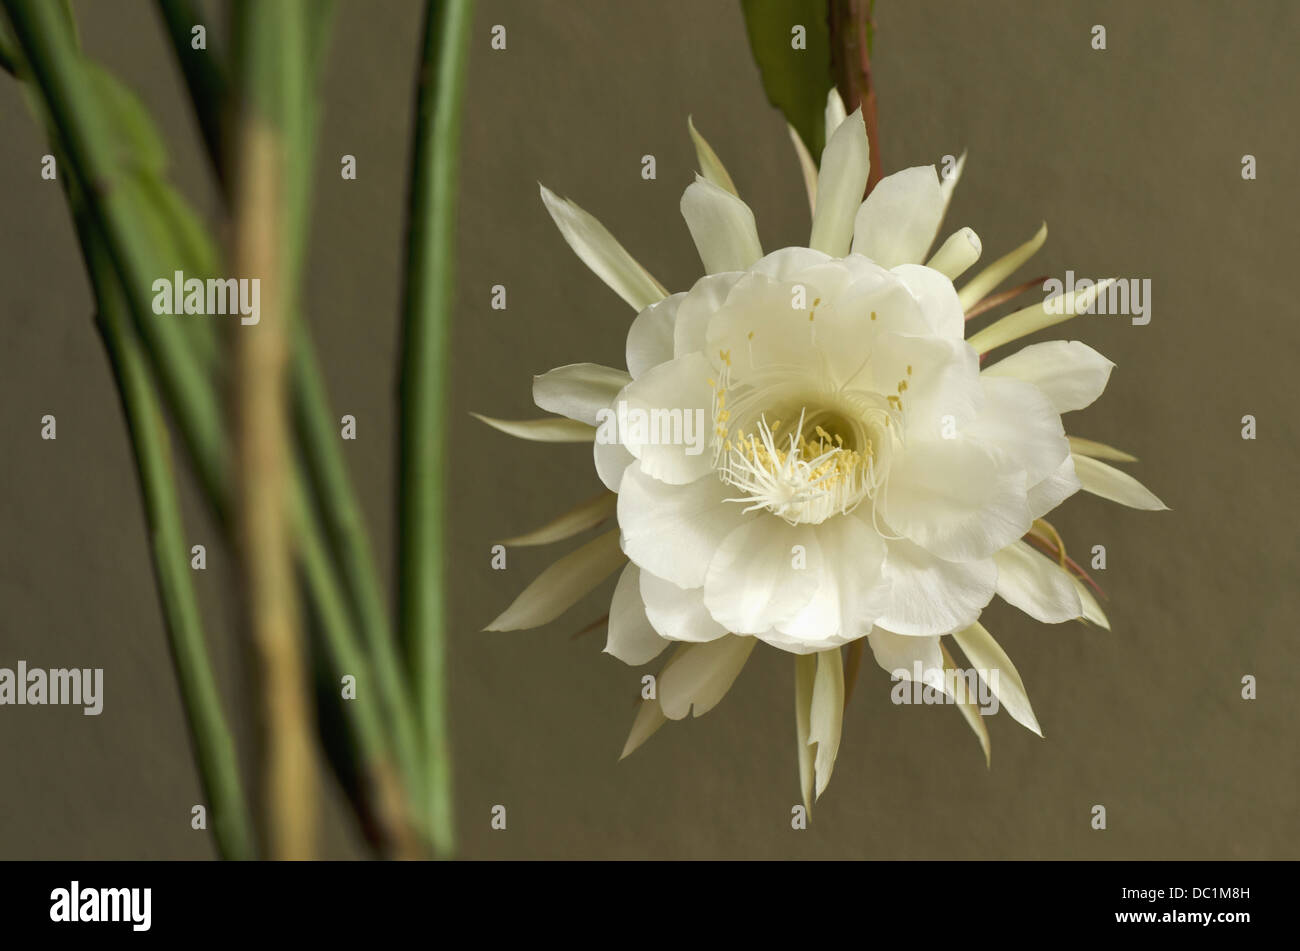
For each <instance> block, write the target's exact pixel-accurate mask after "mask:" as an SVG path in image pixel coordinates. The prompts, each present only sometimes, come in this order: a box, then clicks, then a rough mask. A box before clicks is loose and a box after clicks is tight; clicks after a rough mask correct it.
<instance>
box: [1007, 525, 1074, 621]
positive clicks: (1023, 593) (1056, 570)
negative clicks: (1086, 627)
mask: <svg viewBox="0 0 1300 951" xmlns="http://www.w3.org/2000/svg"><path fill="white" fill-rule="evenodd" d="M993 563H994V564H996V565H997V566H998V588H997V591H998V594H999V595H1000V596H1001V597H1002V600H1004V601H1006V602H1008V603H1009V604H1013V605H1015V606H1016V607H1018V608H1019V609H1020V610H1022V611H1024V612H1025V613H1026V614H1028V615H1029V616H1030V617H1033V618H1037V619H1038V620H1040V621H1043V622H1045V623H1047V624H1059V623H1061V622H1062V621H1072V620H1074V619H1075V618H1077V617H1080V616H1082V614H1083V606H1082V605H1081V604H1080V603H1079V593H1078V591H1076V590H1075V587H1074V584H1073V580H1072V579H1071V577H1070V574H1069V572H1067V571H1066V570H1065V569H1063V568H1062V567H1061V566H1060V565H1058V564H1056V563H1055V562H1053V561H1051V560H1049V559H1048V558H1046V557H1045V556H1044V555H1041V554H1039V553H1038V552H1037V551H1035V550H1034V549H1033V548H1032V547H1030V546H1029V545H1027V544H1025V543H1024V542H1022V541H1018V542H1014V543H1012V544H1010V545H1008V546H1007V547H1006V548H1004V549H1002V551H1000V552H998V553H997V554H995V555H994V556H993Z"/></svg>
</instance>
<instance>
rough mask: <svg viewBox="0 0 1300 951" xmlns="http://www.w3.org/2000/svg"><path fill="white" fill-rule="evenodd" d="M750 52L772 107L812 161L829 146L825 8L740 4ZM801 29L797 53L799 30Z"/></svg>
mask: <svg viewBox="0 0 1300 951" xmlns="http://www.w3.org/2000/svg"><path fill="white" fill-rule="evenodd" d="M740 7H741V10H742V11H743V12H744V14H745V31H746V32H747V33H748V34H749V48H750V49H751V50H752V51H753V53H754V61H755V62H756V63H758V70H759V73H761V74H762V77H763V91H764V92H766V93H767V99H768V102H770V103H772V105H774V106H776V107H777V108H778V109H780V110H781V112H782V113H783V114H784V115H785V119H786V121H787V122H789V123H790V125H792V126H794V129H795V131H796V132H798V133H799V138H801V139H803V142H804V145H806V146H808V151H809V152H810V153H811V154H812V156H813V158H814V159H819V158H820V157H821V154H822V146H823V145H825V139H826V130H825V123H824V117H825V111H826V94H827V93H828V92H829V91H830V88H831V86H832V85H833V79H832V77H831V53H830V31H829V29H828V27H827V25H826V5H825V4H824V3H815V2H809V0H740ZM796 27H803V35H802V38H801V40H800V43H801V45H803V46H804V47H805V48H803V49H797V48H795V41H796V37H795V28H796Z"/></svg>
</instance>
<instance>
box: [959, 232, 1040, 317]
mask: <svg viewBox="0 0 1300 951" xmlns="http://www.w3.org/2000/svg"><path fill="white" fill-rule="evenodd" d="M1046 240H1047V222H1043V223H1042V225H1040V226H1039V228H1038V232H1037V233H1036V234H1035V235H1034V236H1033V237H1032V238H1030V239H1029V240H1028V241H1026V242H1025V243H1024V244H1022V245H1020V247H1018V248H1015V249H1014V250H1012V251H1010V252H1009V253H1007V254H1004V255H1002V257H1000V258H998V259H997V260H996V261H994V262H993V263H992V264H990V265H989V266H988V267H986V268H985V269H984V270H982V271H980V272H979V273H978V274H976V275H975V276H974V277H973V278H971V279H970V283H968V284H967V285H966V286H965V287H963V288H962V289H961V290H960V291H958V292H957V296H958V297H960V298H961V308H962V310H970V309H971V307H972V305H974V304H977V303H979V302H980V301H981V300H983V299H984V298H985V297H986V296H987V295H988V293H989V292H990V291H992V290H993V288H995V287H997V286H998V285H999V284H1001V283H1002V282H1003V281H1005V280H1006V279H1007V278H1008V277H1010V276H1011V275H1012V274H1014V273H1015V271H1016V269H1017V268H1019V267H1020V265H1022V264H1024V263H1025V262H1026V261H1028V260H1029V259H1030V258H1032V257H1033V256H1034V255H1035V254H1037V253H1038V249H1039V248H1041V247H1042V246H1043V242H1044V241H1046Z"/></svg>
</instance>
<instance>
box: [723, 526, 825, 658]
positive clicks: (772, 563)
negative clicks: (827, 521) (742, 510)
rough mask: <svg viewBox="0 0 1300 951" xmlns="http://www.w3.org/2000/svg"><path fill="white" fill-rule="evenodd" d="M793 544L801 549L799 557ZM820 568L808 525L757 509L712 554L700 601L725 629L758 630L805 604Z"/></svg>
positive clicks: (745, 631)
mask: <svg viewBox="0 0 1300 951" xmlns="http://www.w3.org/2000/svg"><path fill="white" fill-rule="evenodd" d="M796 546H800V547H802V550H803V555H802V557H801V558H799V557H796ZM796 564H800V565H801V567H796ZM823 570H824V565H823V561H822V554H821V547H820V546H819V545H818V544H817V536H816V534H815V533H814V532H813V531H812V528H811V527H810V526H808V525H789V524H787V523H786V522H784V521H782V520H781V519H779V518H777V517H775V516H773V515H769V514H768V513H765V512H764V513H760V514H759V516H758V517H757V518H753V519H751V520H749V521H747V522H745V523H744V524H742V525H741V526H740V527H738V528H736V529H735V530H734V531H732V533H731V534H730V535H728V536H727V537H726V539H724V540H723V542H722V544H721V545H720V546H719V547H718V550H717V551H716V552H715V553H714V555H713V559H712V560H711V561H710V562H709V569H708V571H707V572H706V573H705V576H704V604H705V606H706V607H707V608H708V609H709V613H710V614H711V615H713V618H714V620H716V621H717V622H718V623H719V624H722V625H724V626H725V627H726V628H727V629H728V630H730V631H734V632H735V633H737V634H759V633H762V632H764V631H766V630H767V629H768V628H770V627H773V626H774V625H776V624H779V623H780V622H781V621H784V620H786V619H787V618H789V617H792V616H793V615H794V614H795V613H796V612H798V611H799V610H801V609H802V608H803V607H805V606H806V605H807V604H808V602H809V601H811V600H812V597H813V595H814V594H815V593H816V591H817V587H818V584H819V583H820V580H821V574H822V571H823Z"/></svg>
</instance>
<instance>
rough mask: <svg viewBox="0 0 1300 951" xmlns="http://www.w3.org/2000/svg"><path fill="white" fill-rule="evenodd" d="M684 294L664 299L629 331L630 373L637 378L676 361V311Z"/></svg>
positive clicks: (649, 309)
mask: <svg viewBox="0 0 1300 951" xmlns="http://www.w3.org/2000/svg"><path fill="white" fill-rule="evenodd" d="M685 297H686V294H685V292H681V293H677V294H674V295H672V296H671V297H665V298H664V299H663V300H661V301H657V302H655V303H653V304H651V305H650V306H649V307H647V308H646V309H645V310H643V311H641V313H639V314H637V315H636V319H635V320H633V321H632V326H631V327H629V328H628V331H627V372H628V373H630V374H631V375H632V379H634V380H635V379H637V378H638V377H640V376H641V375H642V374H643V373H645V371H646V370H649V369H650V368H651V367H657V366H658V365H659V364H661V363H667V362H668V361H669V360H671V359H672V358H673V330H674V327H675V326H676V321H677V308H678V306H679V305H680V304H681V302H682V299H683V298H685Z"/></svg>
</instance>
